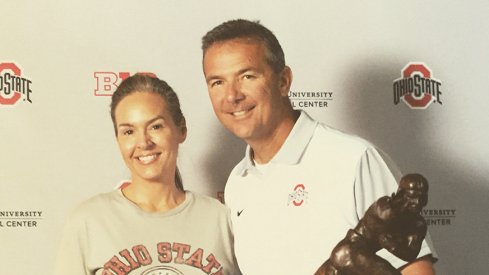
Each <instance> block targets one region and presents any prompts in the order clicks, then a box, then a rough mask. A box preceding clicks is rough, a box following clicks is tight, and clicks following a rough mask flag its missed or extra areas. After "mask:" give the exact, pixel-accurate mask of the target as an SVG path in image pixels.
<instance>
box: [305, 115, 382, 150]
mask: <svg viewBox="0 0 489 275" xmlns="http://www.w3.org/2000/svg"><path fill="white" fill-rule="evenodd" d="M311 146H312V148H313V149H314V150H316V151H319V150H321V151H322V150H327V151H331V150H332V151H338V152H344V153H345V154H346V153H347V152H351V153H355V154H363V153H364V152H365V151H366V150H368V149H370V148H374V146H373V145H372V143H370V142H369V141H368V140H366V139H364V138H362V137H360V136H357V135H355V134H351V133H347V132H344V131H342V130H339V129H337V128H334V127H331V126H329V125H326V124H324V123H321V122H319V123H318V124H317V127H316V130H315V131H314V134H313V136H312V139H311Z"/></svg>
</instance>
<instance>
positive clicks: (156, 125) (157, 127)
mask: <svg viewBox="0 0 489 275" xmlns="http://www.w3.org/2000/svg"><path fill="white" fill-rule="evenodd" d="M161 128H163V125H161V124H155V125H153V126H151V129H153V130H158V129H161Z"/></svg>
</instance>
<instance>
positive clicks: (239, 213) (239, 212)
mask: <svg viewBox="0 0 489 275" xmlns="http://www.w3.org/2000/svg"><path fill="white" fill-rule="evenodd" d="M243 211H244V209H243V210H241V211H238V217H239V216H240V215H241V213H243Z"/></svg>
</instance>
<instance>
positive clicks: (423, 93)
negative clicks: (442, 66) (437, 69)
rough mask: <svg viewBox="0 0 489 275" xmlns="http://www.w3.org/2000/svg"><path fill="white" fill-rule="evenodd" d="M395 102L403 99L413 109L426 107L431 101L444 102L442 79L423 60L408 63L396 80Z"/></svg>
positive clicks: (394, 86)
mask: <svg viewBox="0 0 489 275" xmlns="http://www.w3.org/2000/svg"><path fill="white" fill-rule="evenodd" d="M393 92H394V104H395V105H397V104H399V102H400V100H401V99H402V100H403V101H404V103H406V105H408V106H409V107H410V108H411V109H426V108H428V106H430V105H431V103H433V102H436V103H439V104H442V102H441V100H440V96H441V94H442V92H441V81H439V80H437V79H434V78H433V74H432V72H431V70H430V68H428V66H426V64H424V63H421V62H411V63H408V64H407V65H406V66H405V67H404V68H403V69H402V70H401V78H398V79H396V80H394V85H393Z"/></svg>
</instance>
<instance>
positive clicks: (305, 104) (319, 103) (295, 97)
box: [289, 91, 333, 109]
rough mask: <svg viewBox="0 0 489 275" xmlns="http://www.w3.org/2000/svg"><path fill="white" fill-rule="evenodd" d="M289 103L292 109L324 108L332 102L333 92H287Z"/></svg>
mask: <svg viewBox="0 0 489 275" xmlns="http://www.w3.org/2000/svg"><path fill="white" fill-rule="evenodd" d="M289 98H290V102H291V103H292V107H293V108H294V109H304V108H326V107H328V103H329V101H331V100H333V92H294V91H290V92H289Z"/></svg>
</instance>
